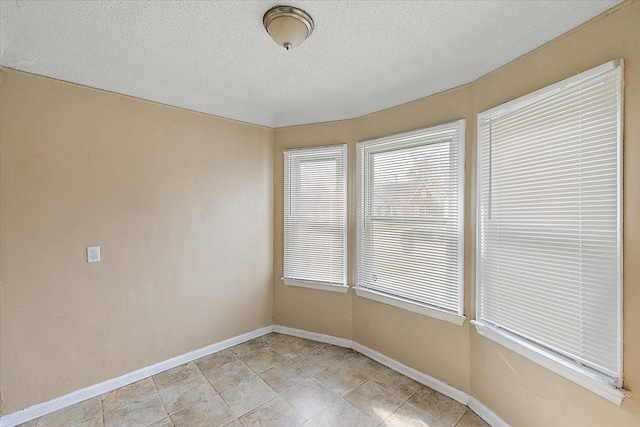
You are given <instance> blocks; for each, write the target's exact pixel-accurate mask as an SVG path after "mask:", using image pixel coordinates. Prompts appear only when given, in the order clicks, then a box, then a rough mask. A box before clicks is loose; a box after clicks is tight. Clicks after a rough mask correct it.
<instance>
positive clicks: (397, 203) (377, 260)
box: [357, 120, 464, 315]
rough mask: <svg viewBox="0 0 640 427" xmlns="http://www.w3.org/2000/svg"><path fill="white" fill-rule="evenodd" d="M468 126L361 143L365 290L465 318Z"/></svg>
mask: <svg viewBox="0 0 640 427" xmlns="http://www.w3.org/2000/svg"><path fill="white" fill-rule="evenodd" d="M463 148H464V120H461V121H459V122H456V123H451V124H447V125H442V126H437V127H433V128H429V129H423V130H420V131H417V132H411V133H406V134H401V135H396V136H392V137H388V138H382V139H378V140H374V141H367V142H361V143H359V144H358V161H359V174H360V175H359V188H358V221H357V227H358V228H357V242H358V247H357V262H358V264H357V286H358V289H365V290H368V291H373V292H375V293H377V294H380V295H383V296H389V297H392V298H400V299H401V300H403V301H406V302H410V303H415V304H420V305H425V306H427V307H431V308H435V309H437V310H441V311H446V312H449V313H454V314H456V315H462V305H463V304H462V258H463V257H462V250H463V194H464V191H463V170H464V156H463Z"/></svg>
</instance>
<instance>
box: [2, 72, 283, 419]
mask: <svg viewBox="0 0 640 427" xmlns="http://www.w3.org/2000/svg"><path fill="white" fill-rule="evenodd" d="M0 87H1V101H0V125H1V130H0V132H1V133H0V159H1V163H0V173H1V175H0V185H1V187H0V194H1V195H2V198H1V200H0V228H1V238H0V266H1V271H0V280H1V287H0V293H1V294H0V295H1V302H0V304H1V305H0V347H1V351H0V373H1V377H0V380H1V382H0V384H1V391H2V413H11V412H13V411H16V410H19V409H22V408H25V407H27V406H30V405H32V404H36V403H40V402H43V401H46V400H48V399H51V398H54V397H59V396H61V395H63V394H66V393H69V392H71V391H74V390H77V389H79V388H82V387H86V386H89V385H93V384H96V383H98V382H101V381H104V380H107V379H110V378H113V377H117V376H119V375H122V374H125V373H128V372H130V371H133V370H135V369H138V368H141V367H144V366H148V365H151V364H153V363H156V362H159V361H162V360H166V359H168V358H171V357H173V356H176V355H179V354H182V353H185V352H188V351H191V350H195V349H198V348H201V347H203V346H206V345H209V344H212V343H214V342H217V341H220V340H223V339H226V338H230V337H233V336H236V335H239V334H242V333H245V332H249V331H251V330H254V329H256V328H259V327H263V326H267V325H270V324H271V323H272V320H271V317H272V289H273V288H272V278H271V275H272V262H273V256H272V247H273V246H272V234H273V233H272V226H273V219H272V218H273V217H272V215H273V208H272V207H273V200H272V188H273V187H272V164H273V160H272V149H273V130H271V129H267V128H263V127H259V126H254V125H249V124H244V123H239V122H234V121H230V120H225V119H219V118H215V117H211V116H207V115H204V114H199V113H194V112H190V111H185V110H180V109H177V108H172V107H167V106H163V105H159V104H154V103H150V102H145V101H141V100H137V99H133V98H129V97H125V96H120V95H115V94H111V93H105V92H101V91H97V90H93V89H89V88H85V87H80V86H75V85H70V84H66V83H62V82H59V81H55V80H51V79H46V78H43V77H38V76H34V75H30V74H25V73H21V72H17V71H13V70H9V69H4V70H2V84H1V86H0ZM90 245H100V246H101V248H102V262H100V263H97V264H88V263H87V260H86V247H87V246H90Z"/></svg>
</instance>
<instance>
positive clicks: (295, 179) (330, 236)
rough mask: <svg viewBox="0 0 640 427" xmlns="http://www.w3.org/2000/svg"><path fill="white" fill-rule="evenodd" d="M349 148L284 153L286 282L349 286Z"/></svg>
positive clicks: (338, 147) (332, 147)
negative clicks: (347, 155) (347, 151)
mask: <svg viewBox="0 0 640 427" xmlns="http://www.w3.org/2000/svg"><path fill="white" fill-rule="evenodd" d="M345 173H346V146H345V145H339V146H330V147H317V148H304V149H298V150H287V151H285V152H284V278H286V279H291V280H300V281H305V282H315V283H322V284H329V285H342V286H345V285H346V180H345Z"/></svg>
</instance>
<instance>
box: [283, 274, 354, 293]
mask: <svg viewBox="0 0 640 427" xmlns="http://www.w3.org/2000/svg"><path fill="white" fill-rule="evenodd" d="M282 283H284V284H285V285H287V286H297V287H300V288H308V289H318V290H321V291H329V292H340V293H342V294H344V293H346V292H347V291H348V290H349V286H346V285H332V284H329V283H327V282H314V281H311V280H297V279H287V278H285V277H283V278H282Z"/></svg>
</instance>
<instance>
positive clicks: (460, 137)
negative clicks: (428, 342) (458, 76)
mask: <svg viewBox="0 0 640 427" xmlns="http://www.w3.org/2000/svg"><path fill="white" fill-rule="evenodd" d="M452 129H456V137H455V139H456V140H455V141H453V142H454V143H455V144H456V145H457V147H458V154H459V158H458V165H457V167H458V174H457V178H458V195H457V203H458V277H459V282H458V286H457V289H458V306H457V312H456V313H453V312H450V311H448V310H445V309H440V308H438V307H436V306H433V305H430V304H426V303H420V302H417V301H414V300H410V299H407V298H404V297H402V296H400V295H392V294H387V293H384V292H379V291H376V290H374V289H370V288H367V287H365V286H362V285H360V284H358V283H356V285H355V287H354V290H355V292H356V295H357V296H359V297H363V298H367V299H371V300H374V301H377V302H381V303H384V304H387V305H391V306H394V307H398V308H401V309H404V310H407V311H411V312H414V313H419V314H423V315H425V316H429V317H432V318H435V319H439V320H444V321H447V322H450V323H453V324H455V325H458V326H462V325H463V324H464V322H465V320H466V319H467V317H466V316H465V315H464V298H465V292H464V282H465V280H464V279H465V275H464V273H465V271H464V264H465V259H464V248H465V241H464V232H465V230H464V224H465V203H464V201H465V141H466V120H465V119H460V120H456V121H454V122H448V123H444V124H440V125H435V126H430V127H427V128H422V129H418V130H415V131H411V132H404V133H399V134H394V135H389V136H386V137H382V138H376V139H372V140H366V141H359V142H358V143H357V161H356V192H355V197H356V205H357V209H356V212H357V216H358V217H357V219H356V221H355V227H356V257H355V259H356V266H355V277H356V280H357V278H358V277H359V274H358V271H359V269H360V268H361V266H360V254H361V251H362V250H363V248H362V239H361V233H362V230H361V227H360V224H359V221H358V219H359V218H360V217H361V216H363V215H364V212H363V208H364V206H361V205H364V204H366V203H368V200H369V198H368V197H367V198H366V199H365V196H364V192H365V191H366V189H365V188H363V185H362V183H363V174H365V170H364V165H363V164H362V157H363V156H362V150H363V149H364V147H366V146H367V145H375V144H379V143H384V142H388V141H389V140H390V139H395V138H407V137H412V136H416V135H421V134H424V133H426V132H438V131H442V130H452ZM416 146H420V145H416ZM411 148H413V147H411ZM411 148H405V149H411ZM389 151H395V150H394V149H393V148H392V149H384V148H383V149H380V150H376V151H375V152H389ZM366 161H369V160H368V159H367V160H366ZM360 200H362V203H360Z"/></svg>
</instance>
